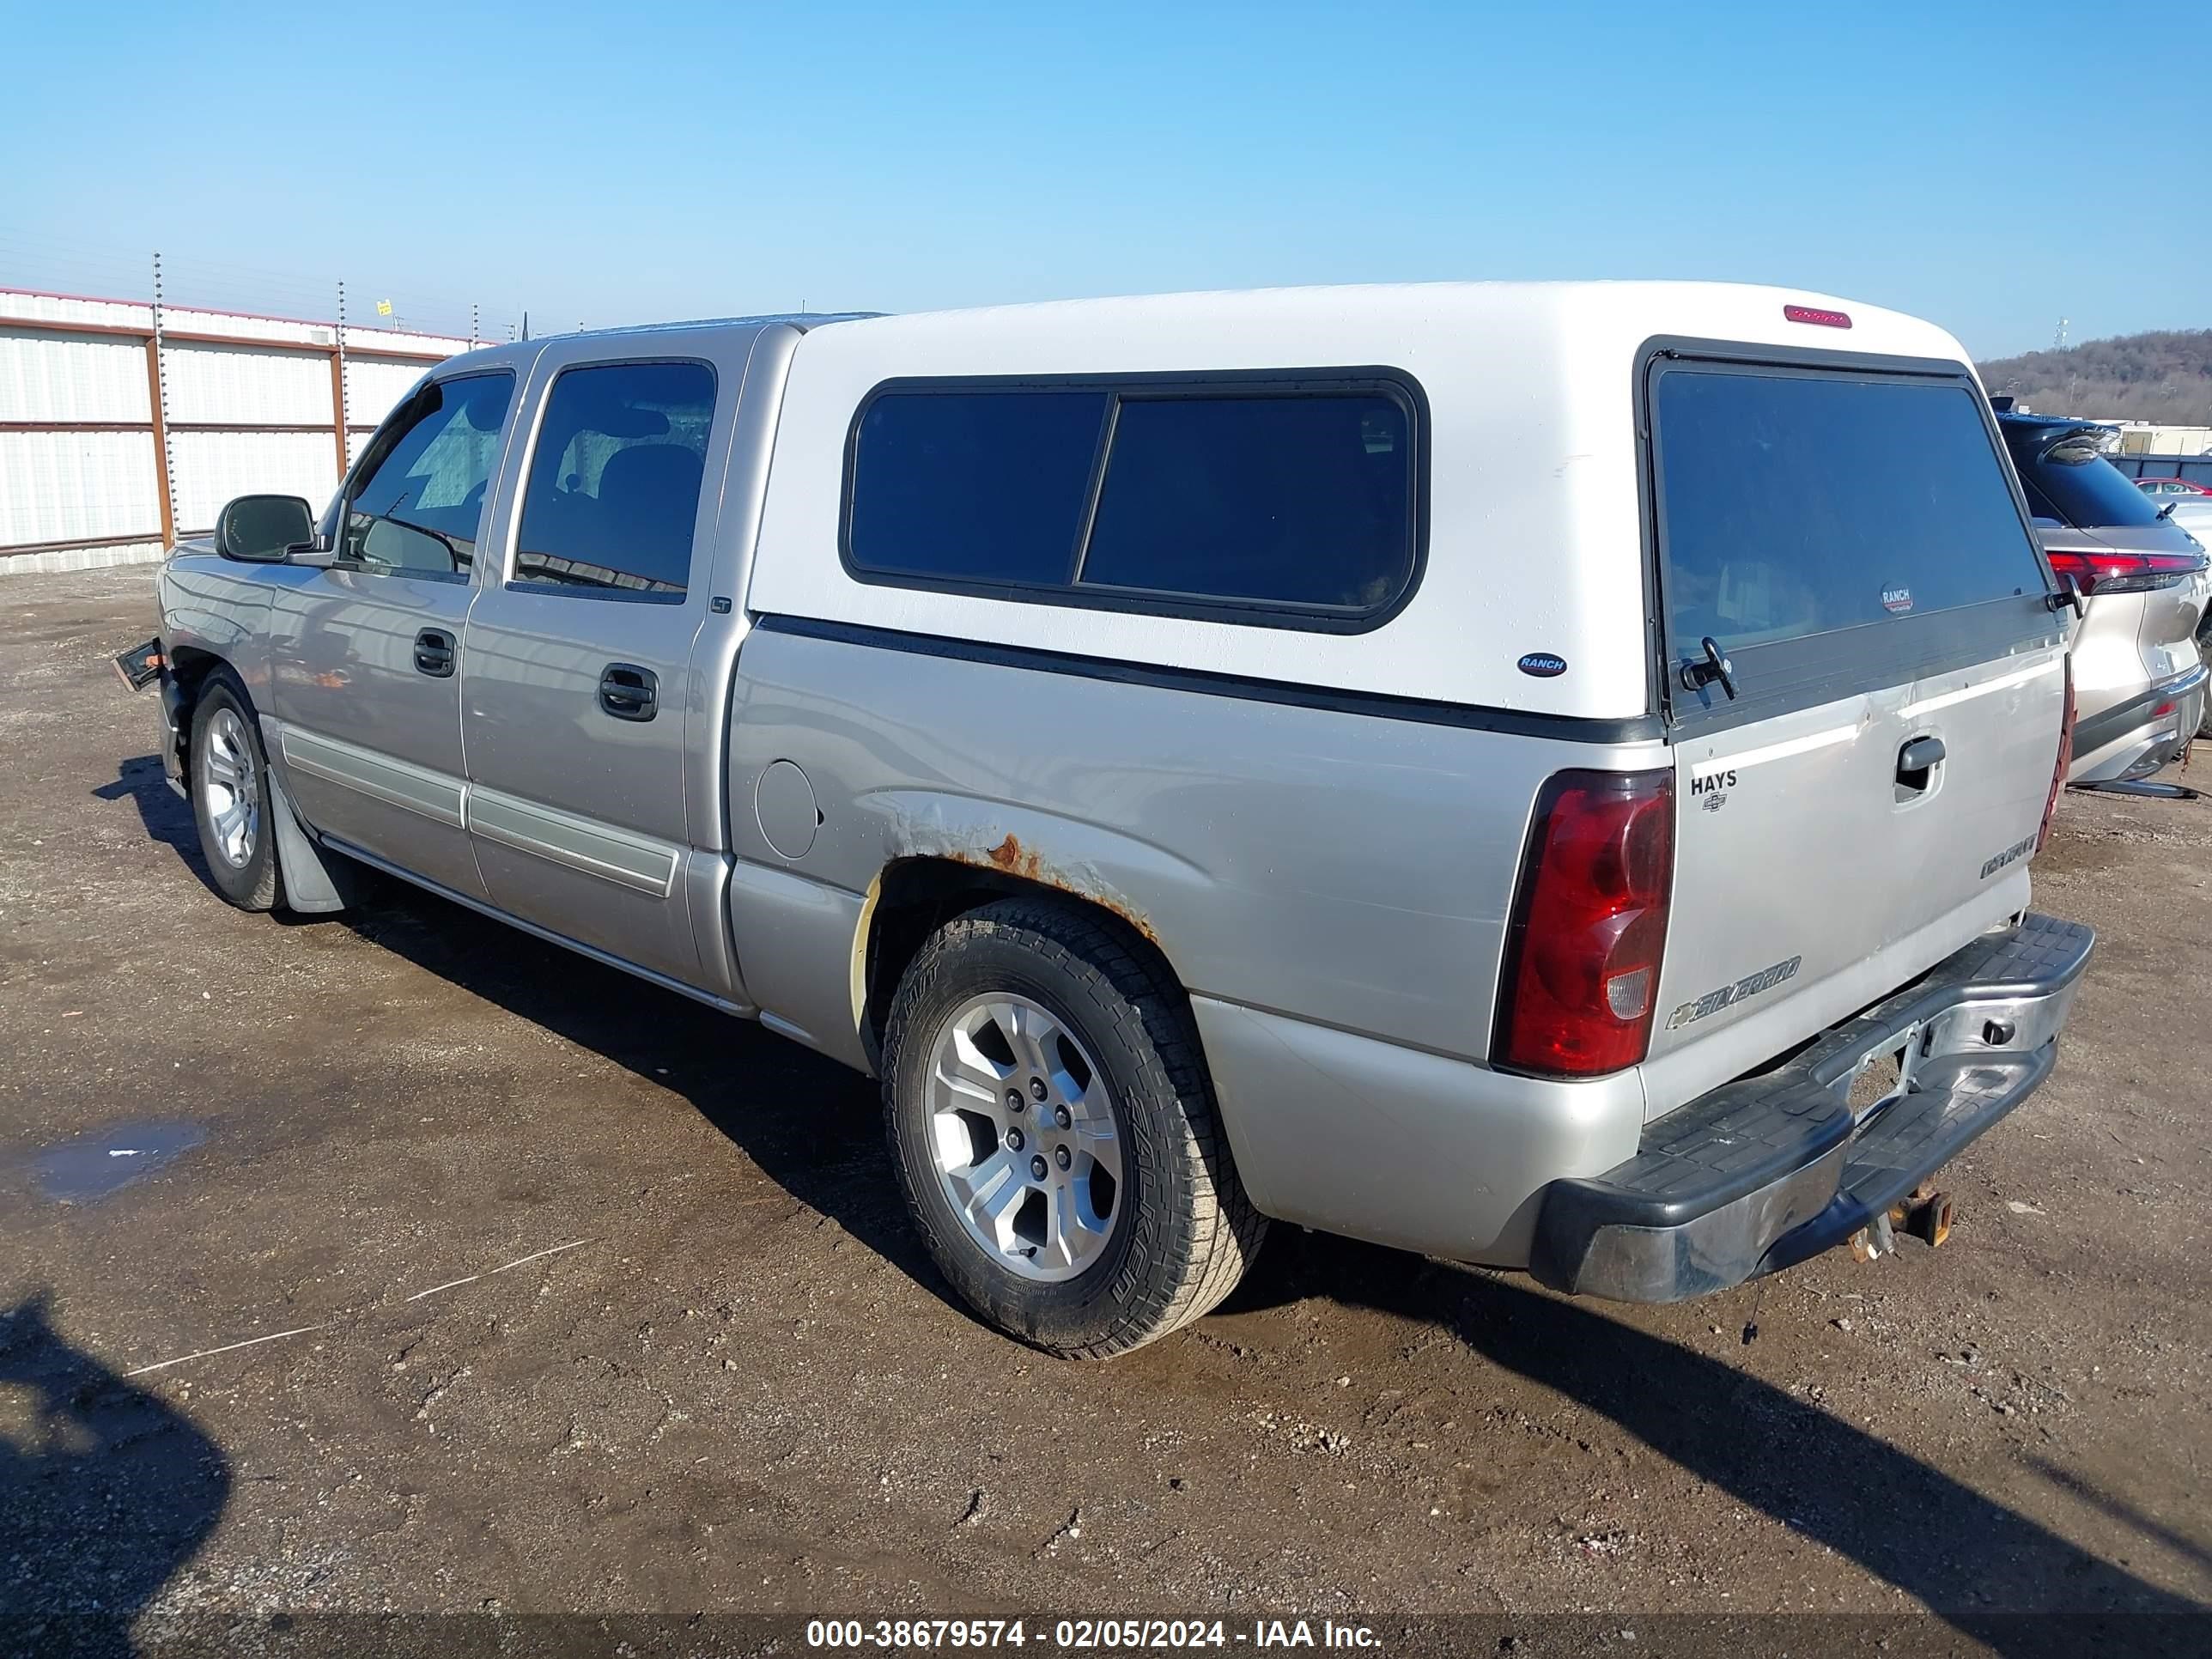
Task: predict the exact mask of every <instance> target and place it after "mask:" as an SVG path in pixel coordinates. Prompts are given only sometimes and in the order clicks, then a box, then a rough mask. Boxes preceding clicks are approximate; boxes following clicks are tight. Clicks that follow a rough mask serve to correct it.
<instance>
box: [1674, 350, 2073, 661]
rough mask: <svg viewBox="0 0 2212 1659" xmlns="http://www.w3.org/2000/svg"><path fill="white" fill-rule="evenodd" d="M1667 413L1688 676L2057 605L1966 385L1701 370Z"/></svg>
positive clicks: (1681, 386)
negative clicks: (2009, 609) (1775, 652)
mask: <svg viewBox="0 0 2212 1659" xmlns="http://www.w3.org/2000/svg"><path fill="white" fill-rule="evenodd" d="M1655 404H1656V418H1657V434H1656V436H1657V448H1658V471H1659V480H1660V517H1661V524H1660V544H1661V549H1662V556H1663V560H1664V566H1665V569H1664V579H1665V583H1666V599H1667V609H1668V628H1669V630H1670V634H1671V644H1672V647H1673V650H1674V659H1675V660H1676V661H1681V660H1684V659H1688V658H1692V657H1695V656H1697V655H1698V654H1699V641H1701V640H1703V639H1705V638H1707V637H1711V638H1712V639H1714V640H1716V641H1717V642H1718V643H1719V645H1720V647H1721V648H1722V649H1723V651H1730V650H1741V649H1743V648H1745V647H1757V646H1760V645H1765V644H1773V643H1778V642H1784V641H1791V640H1798V639H1803V638H1806V637H1807V636H1808V635H1820V634H1826V633H1829V632H1832V631H1834V630H1837V629H1848V628H1853V627H1858V626H1861V625H1863V624H1867V623H1884V622H1887V621H1889V620H1891V619H1893V618H1901V617H1915V616H1924V615H1926V614H1928V613H1929V612H1933V611H1948V610H1953V609H1956V608H1958V607H1960V606H1966V605H1978V604H1981V603H1983V602H1984V601H1988V600H1992V599H2008V598H2011V597H2014V596H2017V595H2022V594H2030V593H2038V594H2039V593H2041V592H2043V591H2044V578H2043V574H2042V568H2041V566H2040V565H2039V563H2038V562H2037V561H2036V557H2035V552H2034V549H2033V544H2031V542H2030V541H2029V538H2028V534H2027V527H2026V526H2024V525H2023V524H2022V523H2021V516H2020V512H2019V509H2018V507H2016V506H2015V503H2014V499H2013V495H2012V491H2011V489H2010V487H2009V484H2008V482H2007V480H2006V477H2005V474H2004V469H2003V464H2002V461H2001V460H2000V459H1999V458H1998V455H1997V452H1996V446H1995V445H1994V444H1993V443H1992V442H1991V441H1990V435H1989V430H1988V428H1987V427H1986V426H1985V425H1984V419H1983V415H1982V411H1981V407H1980V404H1979V402H1978V397H1977V394H1976V393H1975V392H1974V391H1973V390H1972V387H1971V386H1967V385H1966V384H1965V383H1963V382H1944V381H1927V380H1875V379H1864V378H1851V377H1849V376H1847V375H1844V374H1780V373H1731V372H1728V371H1726V370H1723V369H1720V368H1705V367H1702V366H1686V367H1683V368H1668V370H1666V371H1665V372H1663V373H1662V374H1661V375H1660V377H1659V381H1658V386H1657V389H1656V394H1655Z"/></svg>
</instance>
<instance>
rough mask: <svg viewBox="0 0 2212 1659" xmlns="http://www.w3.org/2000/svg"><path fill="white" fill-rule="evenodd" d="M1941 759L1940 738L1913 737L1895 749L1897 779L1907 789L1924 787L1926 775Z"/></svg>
mask: <svg viewBox="0 0 2212 1659" xmlns="http://www.w3.org/2000/svg"><path fill="white" fill-rule="evenodd" d="M1942 760H1943V739H1942V738H1913V740H1912V741H1911V743H1908V744H1905V747H1904V748H1902V749H1900V750H1898V751H1897V781H1899V783H1901V784H1903V785H1904V786H1905V787H1906V788H1908V789H1925V788H1926V787H1928V775H1929V773H1931V772H1933V771H1934V770H1935V769H1936V767H1937V766H1939V765H1941V764H1942Z"/></svg>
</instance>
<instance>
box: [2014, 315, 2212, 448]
mask: <svg viewBox="0 0 2212 1659" xmlns="http://www.w3.org/2000/svg"><path fill="white" fill-rule="evenodd" d="M1980 368H1981V371H1982V380H1983V381H1984V383H1985V384H1986V385H1987V386H1988V387H1989V389H1990V392H2009V393H2011V394H2012V396H2014V397H2015V398H2018V399H2019V400H2020V401H2021V402H2022V403H2024V404H2028V405H2029V406H2030V407H2032V408H2034V409H2038V410H2043V411H2045V412H2046V413H2048V414H2052V415H2080V416H2087V417H2089V418H2091V419H2099V420H2130V421H2160V422H2166V423H2168V424H2170V425H2177V426H2212V328H2199V329H2166V330H2161V331H2157V332H2154V333H2149V334H2124V335H2122V336H2121V337H2118V339H2112V340H2085V341H2083V342H2082V343H2081V344H2080V345H2077V346H2069V347H2067V348H2066V349H2064V350H2063V351H2031V352H2029V353H2027V355H2026V356H2021V357H1998V358H1994V359H1992V360H1991V361H1990V362H1985V363H1983V364H1981V365H1980Z"/></svg>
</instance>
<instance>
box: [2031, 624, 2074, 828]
mask: <svg viewBox="0 0 2212 1659" xmlns="http://www.w3.org/2000/svg"><path fill="white" fill-rule="evenodd" d="M2073 765H2074V659H2073V658H2071V657H2069V658H2067V659H2066V706H2065V708H2064V710H2063V713H2062V714H2060V716H2059V720H2058V763H2057V765H2056V766H2054V767H2052V768H2051V793H2049V794H2047V795H2045V797H2044V798H2043V822H2042V823H2040V824H2039V825H2038V826H2037V828H2036V831H2035V850H2036V851H2037V852H2041V851H2042V850H2043V848H2044V843H2045V842H2048V841H2049V840H2050V839H2051V818H2052V817H2053V816H2054V815H2055V814H2056V813H2057V811H2058V797H2059V794H2060V793H2061V792H2062V791H2063V790H2064V788H2065V787H2066V774H2067V773H2068V772H2069V770H2070V769H2072V768H2073Z"/></svg>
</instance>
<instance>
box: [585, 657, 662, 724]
mask: <svg viewBox="0 0 2212 1659" xmlns="http://www.w3.org/2000/svg"><path fill="white" fill-rule="evenodd" d="M599 707H600V708H603V709H605V711H606V712H607V713H608V714H612V715H613V716H614V717H615V718H616V719H617V720H651V719H652V718H653V716H654V715H655V714H659V712H660V677H659V675H657V674H655V673H654V672H653V671H652V670H651V669H650V668H640V667H639V666H638V665H636V664H635V663H634V662H611V663H609V664H608V665H606V668H605V671H603V672H602V673H601V674H600V675H599Z"/></svg>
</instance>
